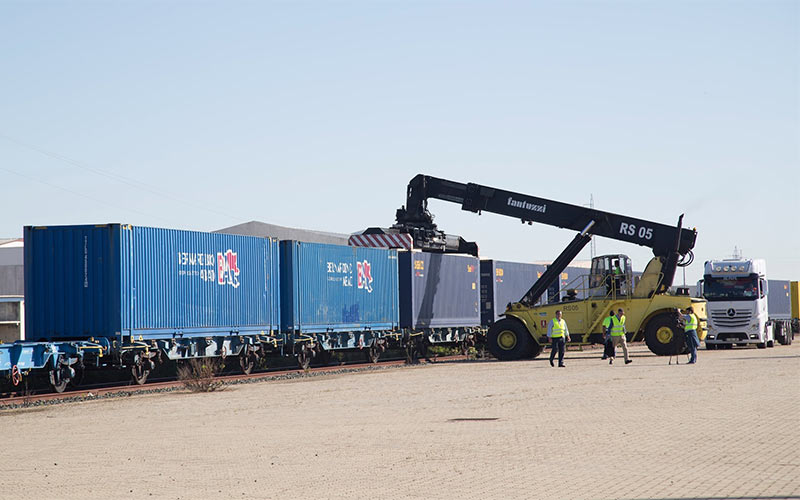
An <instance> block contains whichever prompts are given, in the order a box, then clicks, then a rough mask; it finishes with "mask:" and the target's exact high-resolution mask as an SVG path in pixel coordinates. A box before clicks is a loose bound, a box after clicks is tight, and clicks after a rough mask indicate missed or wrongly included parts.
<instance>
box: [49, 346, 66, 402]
mask: <svg viewBox="0 0 800 500" xmlns="http://www.w3.org/2000/svg"><path fill="white" fill-rule="evenodd" d="M63 361H64V356H63V355H61V354H59V355H58V357H56V358H55V359H54V360H53V368H52V369H51V370H50V387H52V388H53V390H54V391H56V392H58V393H61V392H64V390H65V389H66V388H67V384H69V380H70V377H69V366H68V365H64V363H63Z"/></svg>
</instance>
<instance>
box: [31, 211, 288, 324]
mask: <svg viewBox="0 0 800 500" xmlns="http://www.w3.org/2000/svg"><path fill="white" fill-rule="evenodd" d="M278 266H279V261H278V243H277V241H275V240H270V239H264V238H254V237H248V236H237V235H228V234H218V233H202V232H194V231H180V230H174V229H157V228H150V227H136V226H130V225H121V224H104V225H95V226H91V225H86V226H57V227H26V228H25V301H26V305H27V306H28V307H26V315H25V321H26V330H27V332H28V338H30V339H31V340H41V339H44V340H58V339H86V338H89V337H117V336H120V335H122V336H129V335H133V336H135V337H136V338H137V339H138V338H139V337H140V336H141V337H142V338H145V339H152V338H168V337H171V336H173V335H176V336H185V337H195V336H206V335H219V334H231V333H232V334H237V333H248V332H250V333H258V332H265V333H269V332H270V331H274V330H277V329H278V327H279V321H280V317H279V300H280V295H279V279H278V272H279V267H278Z"/></svg>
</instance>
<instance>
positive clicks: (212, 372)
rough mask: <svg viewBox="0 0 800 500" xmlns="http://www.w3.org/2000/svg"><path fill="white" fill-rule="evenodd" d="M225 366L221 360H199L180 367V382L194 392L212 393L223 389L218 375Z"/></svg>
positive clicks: (182, 364) (193, 360)
mask: <svg viewBox="0 0 800 500" xmlns="http://www.w3.org/2000/svg"><path fill="white" fill-rule="evenodd" d="M224 366H225V364H224V363H223V361H222V360H221V359H219V358H198V359H192V360H189V361H188V362H184V363H181V364H180V365H179V366H178V380H180V381H181V382H182V383H183V386H184V387H186V388H187V389H189V390H190V391H192V392H212V391H217V390H222V389H223V383H222V381H221V380H217V378H216V377H217V375H219V374H220V373H222V369H223V368H224Z"/></svg>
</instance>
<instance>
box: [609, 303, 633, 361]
mask: <svg viewBox="0 0 800 500" xmlns="http://www.w3.org/2000/svg"><path fill="white" fill-rule="evenodd" d="M626 333H628V331H627V330H626V329H625V311H623V310H622V308H619V309H617V314H616V315H614V316H612V317H611V341H612V342H613V343H614V347H615V348H616V347H617V346H621V347H622V353H623V354H624V355H625V364H626V365H627V364H628V363H630V362H631V361H633V360H632V359H629V358H628V341H627V340H626V339H625V334H626ZM608 364H609V365H613V364H614V356H611V357H610V358H609V360H608Z"/></svg>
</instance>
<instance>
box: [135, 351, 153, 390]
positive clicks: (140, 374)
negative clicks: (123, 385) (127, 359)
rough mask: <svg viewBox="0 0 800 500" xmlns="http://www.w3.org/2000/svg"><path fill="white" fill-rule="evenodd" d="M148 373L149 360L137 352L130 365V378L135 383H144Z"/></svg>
mask: <svg viewBox="0 0 800 500" xmlns="http://www.w3.org/2000/svg"><path fill="white" fill-rule="evenodd" d="M148 375H150V360H149V359H147V358H145V357H144V356H142V355H140V354H139V355H137V356H136V358H134V360H133V364H132V365H131V378H132V379H133V381H134V382H135V383H136V385H144V383H145V382H147V376H148Z"/></svg>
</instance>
